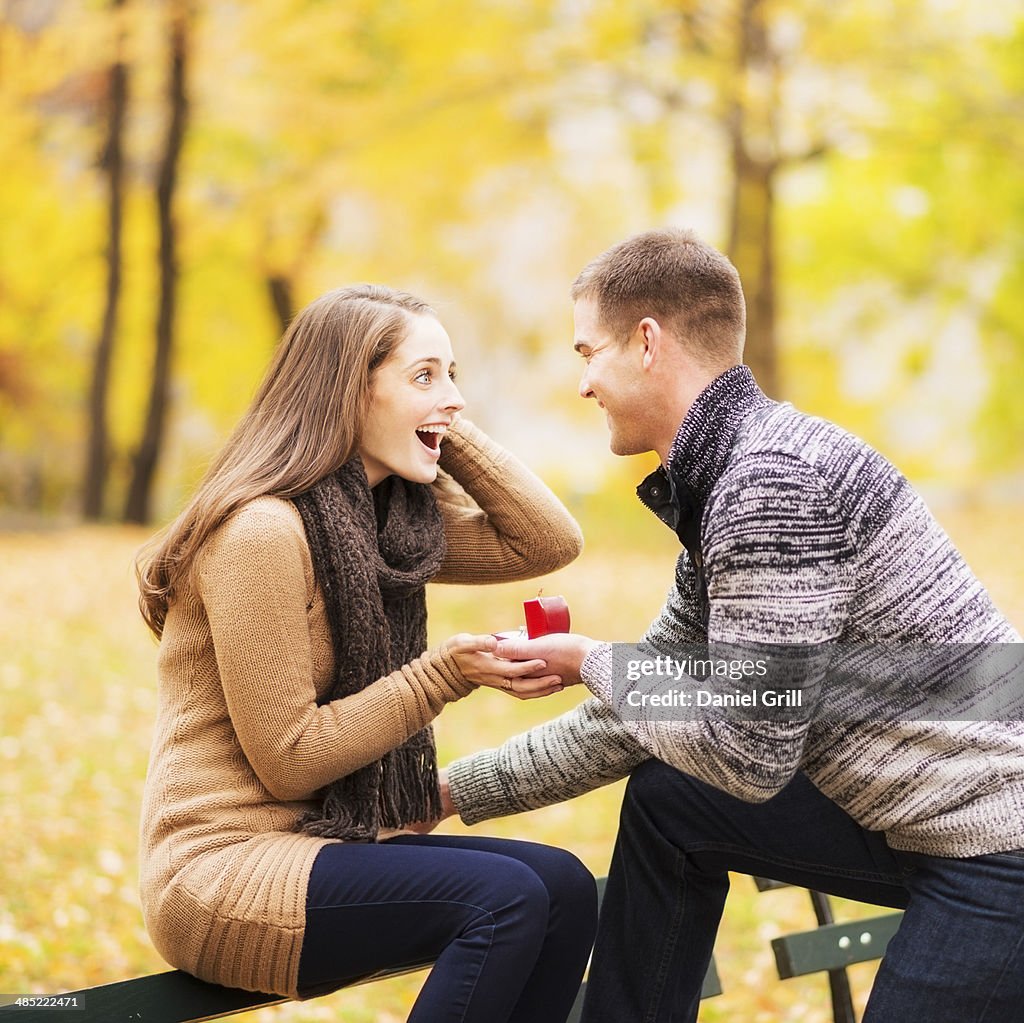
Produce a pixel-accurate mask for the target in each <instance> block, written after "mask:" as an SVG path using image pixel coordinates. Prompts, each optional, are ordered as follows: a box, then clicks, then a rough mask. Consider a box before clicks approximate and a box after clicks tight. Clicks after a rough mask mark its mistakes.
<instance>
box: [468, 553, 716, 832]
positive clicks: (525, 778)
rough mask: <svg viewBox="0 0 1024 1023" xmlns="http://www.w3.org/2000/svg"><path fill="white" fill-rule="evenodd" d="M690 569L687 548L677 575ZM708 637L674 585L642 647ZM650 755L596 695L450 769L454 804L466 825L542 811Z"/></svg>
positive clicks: (689, 599)
mask: <svg viewBox="0 0 1024 1023" xmlns="http://www.w3.org/2000/svg"><path fill="white" fill-rule="evenodd" d="M686 571H689V572H690V574H691V576H692V572H693V569H692V566H690V564H689V556H688V555H687V554H686V552H685V551H684V552H683V553H682V555H680V558H679V568H678V569H677V572H678V573H685V572H686ZM702 638H703V626H702V624H701V619H700V612H699V610H698V608H697V605H696V600H695V599H694V596H693V594H692V593H690V592H689V591H685V592H684V593H680V589H679V588H678V587H676V586H672V587H671V588H670V589H669V591H668V597H667V598H666V600H665V604H664V606H663V607H662V609H661V611H660V612H659V613H658V617H657V618H655V620H654V621H653V622H652V623H651V625H650V626H649V628H648V629H647V632H646V634H645V636H644V642H645V643H649V644H651V645H653V646H656V647H661V648H664V649H666V650H668V649H669V648H670V646H671V644H672V643H677V644H678V643H681V642H697V641H698V640H700V639H702ZM649 757H650V753H648V752H647V750H645V749H644V748H643V746H641V745H640V742H639V741H638V740H637V738H636V737H635V736H634V735H633V734H632V733H631V732H630V730H629V728H628V727H627V726H626V724H624V723H623V722H622V721H620V720H619V719H618V717H617V716H616V715H615V714H614V712H613V711H612V710H610V709H609V708H608V707H607V706H605V704H603V703H601V701H600V700H596V699H594V698H593V697H591V698H590V699H587V700H584V701H583V702H582V703H581V704H579V705H578V706H576V707H574V708H573V709H572V710H570V711H567V712H566V713H565V714H563V715H561V717H557V718H555V719H553V720H551V721H547V722H545V723H544V724H542V725H537V726H536V727H535V728H532V729H530V730H529V731H527V732H524V733H523V734H521V735H517V736H514V737H513V738H511V739H508V740H507V741H506V742H504V743H502V745H501V746H499V747H497V748H496V749H488V750H481V751H480V752H478V753H474V754H471V755H470V756H466V757H462V758H461V759H459V760H456V761H454V762H453V763H452V764H450V765H449V767H448V783H449V786H450V788H451V795H452V801H453V802H454V803H455V806H456V808H457V809H458V811H459V816H460V817H461V818H462V820H463V821H465V822H466V823H467V824H477V823H479V822H480V821H483V820H488V819H489V818H491V817H503V816H506V815H508V814H512V813H521V812H522V811H524V810H536V809H538V808H539V807H542V806H549V805H551V804H552V803H560V802H563V801H564V800H566V799H575V797H576V796H581V795H583V793H585V792H590V791H592V790H593V789H597V788H600V787H601V786H602V785H608V784H611V783H612V782H615V781H618V780H619V779H621V778H624V777H626V775H628V774H629V773H630V771H632V770H633V768H634V767H636V766H637V765H638V764H640V763H642V762H643V761H644V760H647V759H648V758H649Z"/></svg>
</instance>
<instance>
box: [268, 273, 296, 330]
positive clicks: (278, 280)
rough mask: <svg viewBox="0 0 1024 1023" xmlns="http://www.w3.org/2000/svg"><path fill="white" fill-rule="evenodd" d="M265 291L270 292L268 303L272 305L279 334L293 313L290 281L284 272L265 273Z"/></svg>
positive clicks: (289, 321)
mask: <svg viewBox="0 0 1024 1023" xmlns="http://www.w3.org/2000/svg"><path fill="white" fill-rule="evenodd" d="M267 291H268V292H269V293H270V303H271V305H272V306H273V307H274V313H275V314H276V316H277V322H278V325H279V326H280V328H281V334H282V335H283V334H284V332H285V331H286V330H287V329H288V324H289V323H291V321H292V317H293V316H294V315H295V300H294V298H293V297H292V292H293V288H292V281H291V278H290V277H286V276H285V275H284V274H275V273H272V274H268V275H267Z"/></svg>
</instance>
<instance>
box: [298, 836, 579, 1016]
mask: <svg viewBox="0 0 1024 1023" xmlns="http://www.w3.org/2000/svg"><path fill="white" fill-rule="evenodd" d="M596 928H597V894H596V890H595V886H594V878H593V876H592V875H591V873H590V872H589V871H588V870H587V869H586V867H584V866H583V864H582V863H580V862H579V860H577V859H576V857H575V856H573V855H572V854H571V853H568V852H566V851H564V850H563V849H555V848H551V847H550V846H544V845H536V844H534V843H532V842H516V841H511V840H505V839H498V838H462V837H452V836H447V835H403V836H400V837H398V838H393V839H391V840H390V841H388V842H381V843H379V844H376V845H371V844H365V843H355V842H352V843H340V844H334V845H328V846H325V847H324V848H323V849H322V850H321V851H320V853H319V854H318V855H317V858H316V861H315V862H314V864H313V872H312V874H311V876H310V880H309V894H308V897H307V902H306V932H305V938H304V940H303V945H302V954H301V957H300V960H299V991H300V993H301V994H302V995H303V996H304V997H308V996H311V995H315V994H324V993H326V992H327V991H331V990H334V989H335V988H337V987H340V986H342V985H344V984H345V983H346V982H348V981H351V980H354V979H356V978H358V977H361V976H366V975H367V974H369V973H373V972H374V971H376V970H380V969H385V968H389V967H402V966H412V965H420V964H424V963H429V962H431V961H434V960H436V962H435V965H434V967H433V969H432V970H431V971H430V975H429V976H428V977H427V980H426V982H425V983H424V985H423V988H422V989H421V991H420V994H419V997H418V998H417V999H416V1003H415V1005H414V1007H413V1010H412V1013H411V1015H410V1016H409V1020H410V1023H412V1021H416V1023H456V1021H458V1023H505V1021H508V1023H564V1021H565V1018H566V1016H567V1015H568V1014H569V1010H570V1008H571V1007H572V1003H573V1000H574V999H575V997H576V992H577V991H578V989H579V986H580V980H581V978H582V976H583V971H584V969H585V968H586V965H587V957H588V956H589V955H590V949H591V946H592V944H593V941H594V932H595V930H596Z"/></svg>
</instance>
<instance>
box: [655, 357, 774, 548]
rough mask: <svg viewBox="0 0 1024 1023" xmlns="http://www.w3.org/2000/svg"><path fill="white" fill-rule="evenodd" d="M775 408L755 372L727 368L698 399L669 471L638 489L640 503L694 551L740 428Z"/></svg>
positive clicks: (677, 438)
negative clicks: (755, 413) (707, 507)
mask: <svg viewBox="0 0 1024 1023" xmlns="http://www.w3.org/2000/svg"><path fill="white" fill-rule="evenodd" d="M771 404H773V402H772V401H771V399H770V398H768V397H766V396H765V394H764V392H763V391H762V390H761V388H760V387H758V386H757V382H756V381H755V380H754V375H753V374H752V373H751V372H750V369H749V367H747V366H743V365H739V366H733V367H731V368H730V369H727V370H726V371H725V372H724V373H722V374H720V375H719V376H717V377H715V379H714V380H712V381H711V383H710V384H708V386H707V387H705V388H704V390H703V391H701V392H700V394H699V395H697V398H696V399H695V400H694V402H693V404H692V405H691V406H690V410H689V411H688V412H687V413H686V416H685V417H684V419H683V421H682V423H681V424H680V426H679V430H678V432H677V433H676V436H675V440H673V442H672V446H671V448H670V449H669V454H668V471H667V472H666V470H665V468H664V467H662V466H659V467H658V468H657V469H655V470H654V472H652V473H651V474H650V475H649V476H648V477H647V478H646V479H645V480H644V481H643V482H642V483H641V484H640V486H639V487H637V495H638V496H639V498H640V500H641V501H642V502H643V503H644V504H645V505H647V507H648V508H650V509H651V510H652V511H653V512H654V513H655V514H656V515H657V516H658V518H659V519H661V520H662V522H664V523H665V524H666V525H668V526H669V527H670V528H671V529H673V530H675V531H676V532H677V533H679V534H680V539H682V540H683V542H684V543H685V544H686V545H687V547H689V546H691V542H688V541H691V537H690V536H689V535H687V536H686V537H685V538H684V536H683V532H684V528H683V527H684V526H686V525H689V527H690V528H689V529H686V530H685V532H686V533H687V534H689V533H690V532H691V530H692V529H693V528H694V527H695V526H697V525H698V523H697V522H696V521H694V520H695V519H699V514H700V512H701V511H702V510H703V507H704V504H705V503H706V502H707V499H708V495H709V494H710V493H711V489H712V487H714V485H715V483H716V482H717V481H718V478H719V477H720V476H721V475H722V473H723V472H724V471H725V466H726V463H727V461H728V459H729V453H730V452H731V451H732V447H733V444H734V443H735V440H736V434H737V433H738V432H739V429H740V425H741V424H742V423H743V421H744V420H745V419H746V418H747V417H748V416H749V415H750V413H751V412H753V411H754V410H756V409H758V408H764V407H766V406H768V405H771Z"/></svg>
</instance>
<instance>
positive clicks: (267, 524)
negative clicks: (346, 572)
mask: <svg viewBox="0 0 1024 1023" xmlns="http://www.w3.org/2000/svg"><path fill="white" fill-rule="evenodd" d="M304 545H305V538H304V537H303V536H302V535H300V533H299V530H298V526H297V525H296V524H294V523H292V522H290V521H289V520H288V519H287V518H286V517H285V516H284V515H282V514H281V513H280V512H276V511H274V510H273V507H272V506H270V507H269V509H268V506H266V505H263V504H262V502H254V503H253V504H251V505H248V506H246V507H244V508H243V509H242V510H241V511H240V512H238V513H237V514H236V515H235V516H233V517H232V518H231V519H229V520H228V521H227V522H226V523H225V524H224V525H223V526H221V527H220V529H219V530H218V531H217V532H216V533H215V534H214V535H213V536H212V537H211V538H210V539H209V540H208V541H207V542H206V544H205V545H204V548H203V551H202V552H201V556H200V559H199V562H198V565H197V568H198V578H197V588H198V594H199V596H200V599H201V600H202V601H203V604H204V607H205V610H206V614H207V618H208V621H209V625H210V632H211V635H212V639H213V645H214V650H215V653H216V658H217V667H218V671H219V673H220V679H221V685H222V687H223V692H224V699H225V702H226V705H227V711H228V714H229V716H230V718H231V722H232V726H233V727H234V730H235V733H236V735H237V736H238V740H239V743H240V744H241V747H242V750H243V752H244V753H245V755H246V757H247V758H248V760H249V762H250V763H251V765H252V767H253V770H254V771H255V772H256V774H257V776H258V777H259V779H260V781H262V782H263V784H264V785H265V786H266V787H267V789H268V790H269V791H270V792H271V793H272V794H273V795H274V796H275V797H276V798H278V799H282V800H295V799H307V798H309V797H311V796H312V795H313V793H314V792H316V790H317V789H319V788H321V787H323V786H324V785H326V784H328V783H329V782H331V781H333V780H335V779H337V778H340V777H343V776H344V775H346V774H350V773H351V772H352V771H355V770H357V769H358V768H360V767H363V766H365V765H366V764H368V763H371V762H372V761H374V760H377V759H379V758H380V757H381V756H382V755H383V754H384V753H386V752H387V751H388V750H391V749H393V748H394V747H396V746H398V745H400V744H401V743H402V742H404V741H405V740H406V739H407V738H408V737H409V736H411V735H413V734H414V733H415V732H417V731H418V730H419V729H421V728H422V727H424V726H425V725H426V724H427V723H428V722H429V721H431V720H432V719H433V718H434V717H435V716H436V715H437V714H438V713H440V711H441V709H442V708H443V707H444V705H445V704H446V703H448V702H450V701H453V700H457V699H459V698H460V697H462V696H464V695H466V693H468V692H469V691H470V690H471V689H472V688H473V687H472V685H471V684H470V683H467V682H466V681H465V680H464V679H462V677H461V676H460V674H459V672H458V670H457V668H456V665H455V663H454V662H453V661H452V660H451V658H450V657H449V656H448V655H446V654H443V653H441V652H440V651H437V650H435V651H431V652H428V653H426V654H424V655H423V656H422V657H420V658H417V659H416V660H414V661H412V662H411V663H409V664H406V665H403V666H402V667H401V668H400V669H398V670H397V671H395V672H392V673H391V674H390V675H387V676H386V677H384V678H380V679H377V680H375V681H373V682H371V683H370V685H368V686H367V687H366V688H365V689H363V690H362V691H360V692H359V693H356V694H354V695H352V696H348V697H344V698H343V699H339V700H334V701H332V702H330V703H326V704H324V705H322V706H321V705H318V704H317V698H316V691H315V688H314V683H313V665H312V657H311V644H310V635H309V625H308V619H307V609H308V606H309V600H310V599H311V593H310V592H309V590H308V588H307V586H308V584H307V577H306V572H305V567H304V566H305V558H304Z"/></svg>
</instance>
